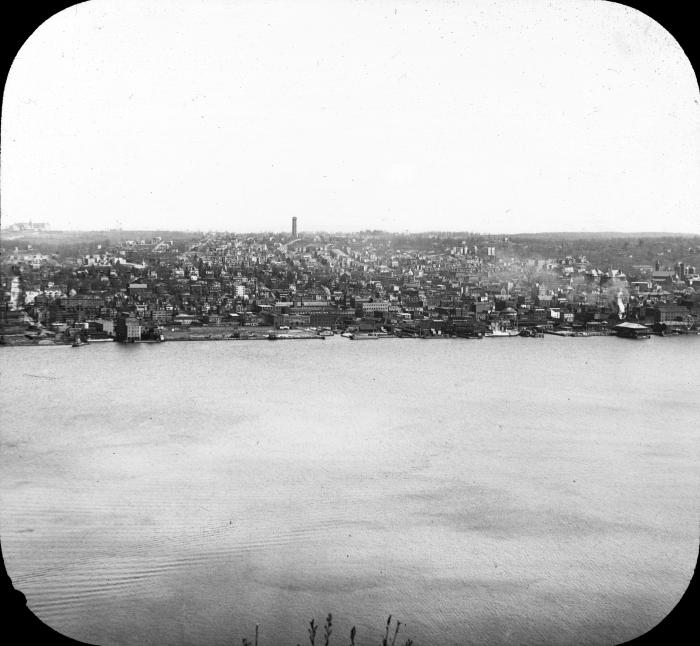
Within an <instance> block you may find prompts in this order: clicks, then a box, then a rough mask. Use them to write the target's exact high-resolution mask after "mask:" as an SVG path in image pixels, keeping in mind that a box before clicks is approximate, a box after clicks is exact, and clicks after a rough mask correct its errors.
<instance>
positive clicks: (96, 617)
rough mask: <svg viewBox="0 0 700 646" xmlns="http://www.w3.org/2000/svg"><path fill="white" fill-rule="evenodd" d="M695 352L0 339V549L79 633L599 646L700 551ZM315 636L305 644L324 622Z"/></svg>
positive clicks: (35, 601)
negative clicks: (35, 343) (3, 342)
mask: <svg viewBox="0 0 700 646" xmlns="http://www.w3.org/2000/svg"><path fill="white" fill-rule="evenodd" d="M699 357H700V337H699V336H694V337H678V338H675V337H667V338H658V337H654V338H652V339H650V340H644V341H632V340H624V339H618V338H612V337H591V338H559V337H554V336H548V337H545V338H544V339H523V338H515V339H482V340H467V339H429V340H419V339H380V340H375V341H365V342H357V341H350V340H347V339H343V338H340V337H333V338H330V339H327V340H325V341H323V342H319V341H294V342H291V341H289V342H284V341H278V342H274V343H270V342H267V341H258V342H253V341H247V342H246V341H218V342H217V341H212V342H189V343H164V344H133V345H126V346H125V345H119V344H112V343H104V344H93V345H91V346H87V347H82V348H80V349H77V348H71V347H68V346H64V347H21V348H2V349H1V351H0V369H1V376H2V388H0V405H1V407H2V431H1V436H0V437H1V441H2V451H1V453H0V466H1V471H0V473H1V475H0V478H1V495H2V504H1V512H0V513H1V516H0V520H1V538H2V549H3V553H4V557H5V563H6V566H7V569H8V572H9V574H10V576H11V578H12V580H13V582H14V585H15V587H17V588H18V589H20V590H21V591H22V592H24V594H25V595H26V596H27V599H28V605H29V607H30V608H31V609H32V610H33V611H34V612H35V613H36V614H37V615H38V616H39V617H40V618H41V619H42V620H43V621H44V622H46V623H47V624H49V625H50V626H52V627H53V628H55V629H56V630H58V631H60V632H62V633H64V634H66V635H68V636H71V637H73V638H75V639H79V640H82V641H86V642H91V643H93V644H101V645H103V646H108V645H121V644H123V645H127V644H133V645H137V644H138V645H144V646H148V645H159V646H161V645H164V644H193V645H196V646H199V645H202V646H215V645H217V644H222V645H223V644H232V643H241V639H242V638H244V637H246V638H248V639H252V636H253V633H254V627H255V624H256V623H257V624H259V625H260V641H259V643H260V646H269V645H277V644H289V645H290V646H294V645H295V644H301V643H305V642H306V641H307V639H308V638H307V635H306V628H307V622H308V620H309V619H310V618H312V617H315V619H316V621H317V622H322V621H323V619H324V618H325V616H326V614H327V613H329V612H332V613H333V618H334V620H333V633H334V634H333V640H332V642H331V644H334V643H337V644H340V643H349V633H350V628H351V626H353V625H354V626H356V627H357V638H356V644H358V646H359V645H364V644H380V643H381V638H382V636H383V631H384V625H385V623H386V619H387V616H388V615H389V614H391V615H393V616H394V618H396V619H398V620H400V621H401V622H402V626H401V630H400V633H399V638H398V639H397V644H398V643H401V644H403V640H404V639H406V638H411V639H413V640H414V642H415V644H416V646H420V645H432V644H441V645H448V644H514V645H515V644H562V645H565V644H574V643H575V644H615V643H620V642H623V641H625V640H629V639H632V638H633V637H635V636H637V635H639V634H641V633H644V632H646V631H647V630H649V629H650V628H651V627H653V626H654V625H655V624H657V623H658V622H659V621H660V620H661V619H662V618H663V617H664V616H665V615H666V614H667V613H668V612H669V611H670V610H671V608H672V607H673V606H674V605H675V604H676V602H677V601H678V599H679V598H680V596H681V595H682V594H683V592H684V590H685V589H686V587H687V585H688V581H689V580H690V577H691V575H692V572H693V568H694V565H695V560H696V557H697V553H698V552H697V550H698V520H699V514H698V510H699V509H700V505H699V504H698V503H699V502H700V500H699V499H700V486H699V484H700V477H699V476H700V469H699V466H700V435H699V434H698V428H697V420H698V419H700V400H699V398H698V384H700V362H699V361H698V358H699ZM321 632H322V630H320V631H319V637H318V638H317V644H318V643H319V641H320V638H321V637H320V633H321Z"/></svg>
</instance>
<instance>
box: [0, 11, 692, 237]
mask: <svg viewBox="0 0 700 646" xmlns="http://www.w3.org/2000/svg"><path fill="white" fill-rule="evenodd" d="M2 144H3V147H2V174H1V176H0V184H1V185H0V189H1V191H2V192H1V200H2V203H1V206H2V214H3V225H7V224H11V223H12V222H18V221H27V220H30V219H32V220H34V221H46V222H48V223H49V224H50V225H51V227H52V228H55V229H106V228H118V227H122V228H124V229H132V228H137V229H159V228H168V229H190V230H197V229H203V230H208V229H214V230H229V231H261V230H273V231H282V230H287V229H289V228H290V224H289V222H290V219H291V217H292V216H297V217H298V218H299V229H300V230H327V231H353V230H359V229H365V228H372V229H387V230H393V231H404V230H409V231H425V230H443V231H446V230H459V231H464V230H469V231H483V232H486V231H489V232H509V233H513V232H522V231H600V230H607V231H677V232H692V233H700V103H699V94H698V86H697V82H696V79H695V75H694V73H693V70H692V67H691V65H690V62H689V61H688V59H687V58H686V56H685V54H684V53H683V51H682V50H681V48H680V46H679V45H678V44H677V42H676V41H675V40H674V39H673V37H672V36H671V35H669V33H668V32H667V31H666V30H665V29H664V28H662V27H661V26H660V25H659V24H658V23H656V22H655V21H653V20H652V19H650V18H648V17H647V16H645V15H644V14H642V13H640V12H638V11H636V10H634V9H630V8H628V7H625V6H623V5H619V4H614V3H609V2H599V1H596V0H590V1H589V0H583V1H581V2H579V1H577V0H560V1H555V2H546V1H544V0H532V1H526V0H511V1H496V2H491V1H487V0H484V1H479V0H470V1H469V2H466V1H465V2H447V1H436V0H420V1H418V0H396V1H394V2H389V1H384V2H351V1H344V0H323V1H321V0H319V1H312V0H306V1H304V0H302V1H298V0H297V1H295V2H280V1H265V0H263V1H260V0H254V1H253V0H251V1H235V0H233V1H231V0H229V1H224V0H202V1H197V0H167V1H166V0H150V1H144V0H136V1H134V0H91V1H90V2H87V3H84V4H80V5H77V6H75V7H72V8H70V9H67V10H65V11H63V12H61V13H59V14H57V15H56V16H54V17H52V18H51V19H49V20H48V21H47V22H45V23H44V24H43V25H42V26H41V27H39V29H38V30H37V31H36V32H35V33H34V34H33V35H32V36H31V37H30V38H29V40H28V41H27V42H26V43H25V45H24V46H23V47H22V49H21V50H20V52H19V54H18V56H17V58H16V60H15V62H14V64H13V67H12V69H11V71H10V76H9V78H8V81H7V85H6V90H5V97H4V103H3V114H2Z"/></svg>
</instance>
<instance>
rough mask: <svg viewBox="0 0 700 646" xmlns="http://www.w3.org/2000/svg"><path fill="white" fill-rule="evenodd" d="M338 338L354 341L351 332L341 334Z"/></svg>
mask: <svg viewBox="0 0 700 646" xmlns="http://www.w3.org/2000/svg"><path fill="white" fill-rule="evenodd" d="M340 336H344V337H345V338H346V339H354V338H355V335H354V334H353V333H352V332H343V333H342V334H341V335H340Z"/></svg>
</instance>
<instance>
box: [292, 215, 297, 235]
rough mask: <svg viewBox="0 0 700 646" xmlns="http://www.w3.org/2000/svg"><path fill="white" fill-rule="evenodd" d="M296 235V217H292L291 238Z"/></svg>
mask: <svg viewBox="0 0 700 646" xmlns="http://www.w3.org/2000/svg"><path fill="white" fill-rule="evenodd" d="M296 237H297V219H296V217H293V218H292V238H294V239H296Z"/></svg>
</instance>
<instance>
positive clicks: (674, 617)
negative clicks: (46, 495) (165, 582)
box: [0, 0, 700, 646]
mask: <svg viewBox="0 0 700 646" xmlns="http://www.w3.org/2000/svg"><path fill="white" fill-rule="evenodd" d="M85 1H88V0H50V1H45V2H32V1H31V0H30V1H29V2H25V3H22V4H21V5H20V4H19V3H17V2H15V3H12V4H10V3H6V4H4V6H3V11H2V20H1V21H0V24H1V25H2V27H0V53H1V57H0V63H1V65H2V68H1V69H0V72H2V75H1V77H0V78H1V79H2V82H1V85H0V89H1V90H2V95H3V96H4V90H5V82H6V80H7V76H8V73H9V70H10V67H11V65H12V62H13V60H14V58H15V56H16V55H17V52H18V51H19V50H20V48H21V47H22V45H23V44H24V42H25V41H26V40H27V39H28V38H29V37H30V36H31V35H32V33H33V32H34V31H35V30H36V29H37V28H38V27H39V26H40V25H41V24H42V23H43V22H45V21H46V20H48V19H49V18H50V17H51V16H53V15H55V14H57V13H58V12H60V11H63V10H64V9H67V8H68V7H72V6H74V5H77V4H81V3H82V2H85ZM147 1H148V0H144V2H147ZM466 1H468V0H466ZM504 1H507V0H504ZM543 1H544V0H543ZM560 1H561V2H566V1H569V0H560ZM571 1H574V2H576V1H579V0H571ZM590 1H596V0H590ZM599 1H602V2H608V1H609V0H599ZM615 4H621V5H623V6H628V7H631V8H633V9H637V10H638V11H641V12H642V13H644V14H646V15H647V16H649V17H650V18H652V19H653V20H655V21H656V22H657V23H659V24H660V25H661V26H662V27H664V28H665V29H666V30H667V31H668V32H669V33H670V34H671V35H672V36H673V37H674V38H675V39H676V41H678V44H679V45H680V46H681V48H682V49H683V51H684V52H685V54H686V56H687V57H688V58H689V60H690V62H691V64H692V66H693V69H694V70H695V76H696V79H697V66H698V58H699V57H700V55H699V54H698V50H699V49H700V47H699V46H698V45H699V43H700V37H698V35H697V22H696V21H694V20H693V18H694V16H693V9H692V7H693V5H692V3H685V2H683V3H681V2H673V3H671V2H668V1H665V0H655V1H654V2H649V1H643V0H632V1H626V2H618V3H615ZM1 154H2V141H1V140H0V156H1ZM0 163H1V157H0ZM699 217H700V214H699ZM0 218H2V214H1V213H0ZM698 564H700V549H699V551H698V561H697V564H696V567H695V571H694V573H693V578H692V579H691V582H690V585H689V586H688V589H687V590H686V592H685V594H684V595H683V597H682V598H681V600H680V601H679V602H678V604H677V605H676V606H675V608H673V610H672V611H671V612H670V613H669V614H668V615H667V616H666V617H665V618H664V619H663V620H662V621H661V622H660V623H659V624H658V625H657V626H655V627H654V628H652V629H651V630H650V631H649V632H647V633H645V634H643V635H641V636H639V637H637V638H636V639H633V640H631V641H628V642H625V645H624V646H654V645H656V644H686V643H687V644H690V643H698V642H699V641H700V619H699V618H698V613H697V608H699V607H700V596H699V594H698V587H699V586H698V569H699V568H698ZM0 616H2V617H4V619H3V620H2V623H0V636H2V638H3V642H4V643H5V644H12V645H15V644H46V645H51V644H56V645H58V646H70V645H73V646H80V645H81V644H82V645H83V646H89V645H85V644H84V642H78V641H76V640H74V639H70V638H69V637H65V636H63V635H61V634H60V633H58V632H56V631H55V630H53V629H52V628H50V627H49V626H47V625H46V624H44V623H43V622H42V621H41V620H40V619H39V618H38V617H37V616H36V615H35V614H34V613H33V612H32V611H31V610H29V608H28V607H27V605H26V598H25V596H24V594H22V592H20V591H19V590H16V589H15V588H14V587H13V585H12V581H11V579H10V577H9V575H8V573H7V571H6V569H5V563H4V560H3V559H2V548H1V546H0Z"/></svg>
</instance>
